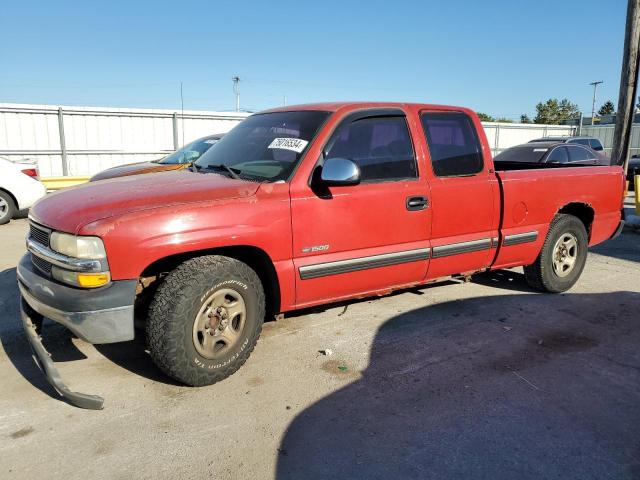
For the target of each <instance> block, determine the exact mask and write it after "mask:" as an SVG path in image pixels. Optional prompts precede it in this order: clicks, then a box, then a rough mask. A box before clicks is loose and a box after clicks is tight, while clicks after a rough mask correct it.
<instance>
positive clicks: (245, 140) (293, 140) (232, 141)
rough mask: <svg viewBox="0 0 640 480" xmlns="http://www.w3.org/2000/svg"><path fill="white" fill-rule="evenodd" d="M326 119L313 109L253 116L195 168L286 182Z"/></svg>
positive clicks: (261, 179)
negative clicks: (230, 171)
mask: <svg viewBox="0 0 640 480" xmlns="http://www.w3.org/2000/svg"><path fill="white" fill-rule="evenodd" d="M328 116H329V112H319V111H313V110H306V111H297V112H274V113H262V114H257V115H252V116H251V117H249V118H247V119H246V120H244V121H243V122H241V123H240V124H238V125H237V126H236V127H235V128H234V129H233V130H231V131H230V132H229V133H227V134H226V135H225V136H224V138H222V139H221V140H220V141H219V142H218V144H217V145H216V148H212V149H211V150H209V151H208V152H207V153H205V154H204V155H202V157H200V159H199V160H198V161H197V162H196V163H195V165H196V167H197V168H198V170H202V171H203V172H205V173H206V171H207V170H210V171H215V172H216V173H224V172H229V170H232V171H233V172H234V173H235V174H237V175H238V176H239V177H241V178H247V179H252V180H259V181H264V180H268V181H274V182H275V181H278V180H287V179H288V178H289V175H290V174H291V172H293V170H294V168H295V167H296V165H297V164H298V162H299V161H300V158H302V155H303V154H304V152H305V150H306V148H307V146H308V145H309V144H310V143H311V141H312V140H313V138H314V137H315V135H316V133H317V132H318V130H319V129H320V126H321V125H322V124H323V123H324V121H325V120H326V119H327V117H328ZM230 175H231V174H230Z"/></svg>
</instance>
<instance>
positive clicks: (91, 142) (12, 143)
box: [0, 104, 249, 177]
mask: <svg viewBox="0 0 640 480" xmlns="http://www.w3.org/2000/svg"><path fill="white" fill-rule="evenodd" d="M248 115H249V114H247V113H243V112H232V113H226V112H204V111H192V110H189V111H186V110H185V111H184V114H183V113H181V112H176V111H173V110H155V109H153V110H152V109H145V110H140V109H129V108H94V107H64V106H63V107H58V106H51V105H24V104H0V156H1V157H4V158H7V159H9V160H12V161H16V160H24V159H29V160H36V161H37V162H38V167H39V169H40V174H41V176H43V177H56V176H67V175H70V176H74V175H92V174H94V173H97V172H99V171H100V170H104V169H105V168H109V167H112V166H115V165H121V164H124V163H132V162H140V161H145V160H153V159H157V158H160V157H162V156H164V155H166V154H167V153H169V152H172V151H174V150H176V149H177V148H180V147H181V146H182V145H183V144H184V143H188V142H190V141H192V140H195V139H196V138H199V137H202V136H205V135H210V134H212V133H225V132H228V131H229V130H230V129H231V128H233V127H234V126H235V125H236V124H237V123H238V122H240V121H241V120H243V119H244V118H246V117H247V116H248Z"/></svg>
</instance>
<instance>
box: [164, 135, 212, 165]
mask: <svg viewBox="0 0 640 480" xmlns="http://www.w3.org/2000/svg"><path fill="white" fill-rule="evenodd" d="M217 142H218V139H217V138H201V139H200V140H196V141H195V142H191V143H189V144H187V145H185V146H184V147H182V148H181V149H180V150H176V151H175V152H173V153H172V154H170V155H167V156H166V157H164V158H163V159H162V160H160V161H159V162H158V163H162V164H172V165H175V164H178V163H192V162H195V161H196V160H197V159H199V158H200V157H201V156H202V154H203V153H204V152H206V151H207V150H209V149H210V148H211V147H212V146H213V145H214V144H215V143H217Z"/></svg>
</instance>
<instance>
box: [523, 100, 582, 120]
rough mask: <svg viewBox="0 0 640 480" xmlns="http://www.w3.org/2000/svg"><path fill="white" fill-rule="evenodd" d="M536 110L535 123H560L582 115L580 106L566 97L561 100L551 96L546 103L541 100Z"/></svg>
mask: <svg viewBox="0 0 640 480" xmlns="http://www.w3.org/2000/svg"><path fill="white" fill-rule="evenodd" d="M536 112H537V115H536V118H534V119H533V121H534V123H546V124H558V123H560V122H562V121H563V120H569V119H571V118H577V117H579V116H580V110H579V109H578V106H577V105H576V104H575V103H571V102H570V101H569V100H568V99H566V98H563V99H562V100H560V101H558V99H557V98H550V99H549V100H547V101H546V102H544V103H542V102H540V103H538V104H537V105H536Z"/></svg>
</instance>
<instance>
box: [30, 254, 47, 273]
mask: <svg viewBox="0 0 640 480" xmlns="http://www.w3.org/2000/svg"><path fill="white" fill-rule="evenodd" d="M31 263H33V264H34V265H35V266H36V268H37V269H38V270H41V271H42V272H44V273H46V274H47V275H51V264H50V263H49V262H47V261H46V260H43V259H42V258H40V257H36V256H35V255H34V254H33V253H32V254H31Z"/></svg>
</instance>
